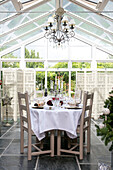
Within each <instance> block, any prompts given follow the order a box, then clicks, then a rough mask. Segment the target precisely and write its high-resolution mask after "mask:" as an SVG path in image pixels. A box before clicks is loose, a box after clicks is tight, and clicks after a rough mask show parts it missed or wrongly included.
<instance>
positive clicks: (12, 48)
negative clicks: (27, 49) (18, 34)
mask: <svg viewBox="0 0 113 170" xmlns="http://www.w3.org/2000/svg"><path fill="white" fill-rule="evenodd" d="M43 37H44V33H40V35H37V36H34V37H31V38H29V39H27V40H25V41H22V42H21V43H20V44H16V45H14V46H12V47H10V48H8V49H6V50H3V51H1V52H0V56H3V55H6V54H8V53H11V52H13V51H15V50H17V49H19V48H21V46H22V45H27V44H30V43H32V42H34V41H36V40H38V39H41V38H43Z"/></svg>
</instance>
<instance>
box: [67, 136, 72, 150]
mask: <svg viewBox="0 0 113 170" xmlns="http://www.w3.org/2000/svg"><path fill="white" fill-rule="evenodd" d="M67 140H68V148H70V147H71V139H70V138H68V139H67Z"/></svg>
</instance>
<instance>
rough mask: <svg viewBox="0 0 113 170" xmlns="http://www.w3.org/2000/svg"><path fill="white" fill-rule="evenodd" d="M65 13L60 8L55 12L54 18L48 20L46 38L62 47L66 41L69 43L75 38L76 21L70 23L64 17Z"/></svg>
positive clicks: (72, 20)
mask: <svg viewBox="0 0 113 170" xmlns="http://www.w3.org/2000/svg"><path fill="white" fill-rule="evenodd" d="M64 13H65V11H64V9H63V8H61V7H60V8H58V9H57V11H56V12H55V16H54V17H49V18H48V23H47V25H46V26H45V31H46V33H45V37H46V38H47V39H49V41H50V42H54V43H56V44H57V45H61V44H62V43H65V42H66V41H67V42H69V40H70V38H72V37H74V36H75V32H74V28H75V22H74V19H71V20H70V22H68V18H67V17H66V16H63V14H64Z"/></svg>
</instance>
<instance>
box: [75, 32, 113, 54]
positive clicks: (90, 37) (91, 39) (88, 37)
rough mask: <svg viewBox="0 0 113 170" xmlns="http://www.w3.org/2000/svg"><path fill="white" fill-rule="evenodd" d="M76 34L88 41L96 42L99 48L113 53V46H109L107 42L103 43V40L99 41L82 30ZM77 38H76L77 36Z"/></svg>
mask: <svg viewBox="0 0 113 170" xmlns="http://www.w3.org/2000/svg"><path fill="white" fill-rule="evenodd" d="M76 33H77V34H79V35H80V36H83V37H85V38H87V39H89V40H90V41H92V42H94V43H95V44H97V45H98V46H101V47H103V48H106V49H109V50H111V51H113V45H111V44H108V43H107V42H105V41H102V40H99V39H98V38H96V37H94V36H92V35H89V34H87V33H85V32H82V31H80V30H76ZM75 37H76V36H75Z"/></svg>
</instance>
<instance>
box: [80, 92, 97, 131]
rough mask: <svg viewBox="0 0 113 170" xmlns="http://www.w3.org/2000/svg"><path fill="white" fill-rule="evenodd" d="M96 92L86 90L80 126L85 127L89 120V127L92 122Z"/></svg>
mask: <svg viewBox="0 0 113 170" xmlns="http://www.w3.org/2000/svg"><path fill="white" fill-rule="evenodd" d="M93 98H94V93H90V94H89V93H88V92H84V98H83V109H82V115H81V121H80V128H81V129H83V126H84V124H85V123H86V122H87V125H86V126H87V127H88V126H90V123H91V114H92V105H93Z"/></svg>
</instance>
